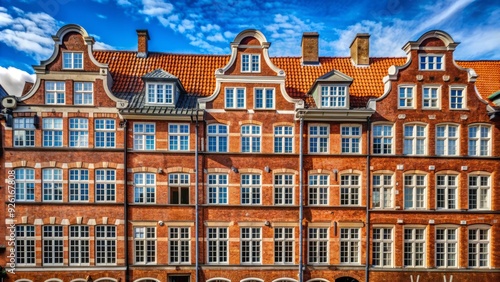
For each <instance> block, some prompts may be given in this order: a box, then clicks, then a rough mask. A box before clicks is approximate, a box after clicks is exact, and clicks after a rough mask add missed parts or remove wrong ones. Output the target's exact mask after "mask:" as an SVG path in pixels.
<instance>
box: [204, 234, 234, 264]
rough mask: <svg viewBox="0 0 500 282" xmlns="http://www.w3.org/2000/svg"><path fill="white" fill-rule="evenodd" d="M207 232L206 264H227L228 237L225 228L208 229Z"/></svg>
mask: <svg viewBox="0 0 500 282" xmlns="http://www.w3.org/2000/svg"><path fill="white" fill-rule="evenodd" d="M207 232H208V235H207V244H208V248H207V252H208V263H209V264H219V263H220V264H227V262H228V252H229V235H228V231H227V227H210V228H208V230H207Z"/></svg>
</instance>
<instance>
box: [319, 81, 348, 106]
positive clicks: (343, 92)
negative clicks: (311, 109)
mask: <svg viewBox="0 0 500 282" xmlns="http://www.w3.org/2000/svg"><path fill="white" fill-rule="evenodd" d="M347 97H348V95H347V87H346V86H322V87H321V107H322V108H345V107H347Z"/></svg>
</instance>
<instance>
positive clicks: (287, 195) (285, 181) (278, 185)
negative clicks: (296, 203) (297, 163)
mask: <svg viewBox="0 0 500 282" xmlns="http://www.w3.org/2000/svg"><path fill="white" fill-rule="evenodd" d="M293 188H294V181H293V174H275V175H274V204H275V205H293Z"/></svg>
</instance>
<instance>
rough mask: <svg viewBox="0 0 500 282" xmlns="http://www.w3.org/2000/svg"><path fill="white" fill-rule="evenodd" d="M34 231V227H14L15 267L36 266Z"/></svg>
mask: <svg viewBox="0 0 500 282" xmlns="http://www.w3.org/2000/svg"><path fill="white" fill-rule="evenodd" d="M16 180H17V179H16ZM35 230H36V228H35V226H34V225H16V237H15V240H16V244H15V248H16V266H33V265H35V264H36V243H35V242H36V237H35V235H36V233H35Z"/></svg>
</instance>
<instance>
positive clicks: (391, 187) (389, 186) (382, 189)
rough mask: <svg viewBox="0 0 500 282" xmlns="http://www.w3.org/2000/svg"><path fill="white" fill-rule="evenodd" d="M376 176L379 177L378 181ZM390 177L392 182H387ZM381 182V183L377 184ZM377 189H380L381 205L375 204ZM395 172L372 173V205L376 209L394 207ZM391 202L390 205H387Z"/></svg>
mask: <svg viewBox="0 0 500 282" xmlns="http://www.w3.org/2000/svg"><path fill="white" fill-rule="evenodd" d="M375 177H379V178H380V179H379V180H378V181H375ZM387 177H390V183H388V182H386V180H387V179H386V178H387ZM377 183H380V184H377ZM375 189H379V190H380V191H379V192H378V194H379V196H378V198H379V205H378V206H377V205H376V204H375V198H376V197H375ZM387 189H389V190H390V191H389V194H390V196H389V197H390V199H389V200H387V199H386V198H387V195H386V190H387ZM394 194H395V193H394V174H390V173H376V172H375V173H373V175H372V207H373V208H374V209H393V208H394V197H395V195H394ZM387 203H389V205H386V204H387Z"/></svg>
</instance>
